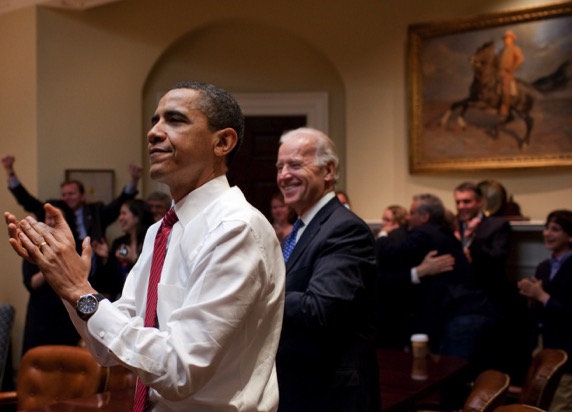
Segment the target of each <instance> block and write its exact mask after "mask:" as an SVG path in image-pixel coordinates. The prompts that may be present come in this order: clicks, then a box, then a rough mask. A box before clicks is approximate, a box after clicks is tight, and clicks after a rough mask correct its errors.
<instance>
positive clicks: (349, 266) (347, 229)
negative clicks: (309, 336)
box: [284, 220, 375, 333]
mask: <svg viewBox="0 0 572 412" xmlns="http://www.w3.org/2000/svg"><path fill="white" fill-rule="evenodd" d="M332 226H333V225H332ZM321 230H326V231H328V232H329V233H320V234H319V235H318V236H319V237H320V239H319V240H318V239H314V240H315V241H313V243H312V244H311V246H310V247H309V248H308V249H307V250H305V252H304V254H305V256H310V255H311V258H310V259H304V260H303V262H301V264H300V265H299V266H297V267H295V268H293V270H292V271H291V272H290V273H289V276H292V277H293V278H306V277H307V278H309V281H308V283H307V286H306V287H305V288H304V289H303V290H300V289H295V290H292V289H290V290H289V291H287V292H286V301H285V309H284V310H285V313H284V323H285V324H290V325H291V326H292V327H294V328H296V329H299V328H303V329H305V330H308V331H310V330H311V331H312V332H314V333H318V331H319V330H324V329H326V330H327V329H335V328H337V327H339V328H344V327H346V325H347V324H348V322H351V321H352V319H353V320H354V321H355V317H354V316H352V314H353V313H355V310H356V305H359V304H360V303H359V302H360V300H361V299H363V298H364V295H365V294H366V289H367V288H369V287H372V288H373V287H374V285H373V284H372V285H371V286H370V285H369V283H370V282H371V283H373V282H375V252H374V250H373V238H372V235H371V233H370V232H369V231H368V229H367V227H366V226H365V225H363V226H362V225H360V224H356V222H355V221H351V220H350V221H348V220H345V221H341V222H339V224H337V225H335V227H333V228H325V227H322V229H321ZM296 272H297V273H296ZM287 282H288V281H287ZM287 290H288V287H287Z"/></svg>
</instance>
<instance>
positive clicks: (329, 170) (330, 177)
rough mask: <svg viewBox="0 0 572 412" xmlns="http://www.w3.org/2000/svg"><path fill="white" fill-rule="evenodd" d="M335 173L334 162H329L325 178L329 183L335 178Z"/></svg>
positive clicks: (325, 168) (325, 170)
mask: <svg viewBox="0 0 572 412" xmlns="http://www.w3.org/2000/svg"><path fill="white" fill-rule="evenodd" d="M335 173H336V168H335V166H334V162H330V163H328V164H327V165H326V166H325V167H324V180H325V181H326V182H328V183H329V182H332V181H333V180H334V175H335Z"/></svg>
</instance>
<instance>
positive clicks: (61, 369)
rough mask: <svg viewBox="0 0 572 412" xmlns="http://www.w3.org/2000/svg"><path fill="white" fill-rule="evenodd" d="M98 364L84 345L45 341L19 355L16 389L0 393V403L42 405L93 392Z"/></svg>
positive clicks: (98, 381)
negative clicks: (44, 343) (55, 343)
mask: <svg viewBox="0 0 572 412" xmlns="http://www.w3.org/2000/svg"><path fill="white" fill-rule="evenodd" d="M101 369H102V368H101V366H100V365H99V364H98V363H97V362H96V361H95V359H94V358H93V356H91V354H90V353H89V351H88V350H87V349H84V348H80V347H76V346H63V345H45V346H38V347H36V348H32V349H30V350H29V351H27V352H26V354H25V355H24V357H23V358H22V362H21V364H20V369H19V371H18V383H17V390H16V391H13V392H4V393H0V405H2V404H6V403H15V402H17V404H18V410H22V409H35V408H41V407H43V406H45V405H49V404H51V403H54V402H58V401H62V400H66V399H73V398H80V397H84V396H89V395H94V394H96V393H98V392H99V390H100V388H101V375H102V371H101Z"/></svg>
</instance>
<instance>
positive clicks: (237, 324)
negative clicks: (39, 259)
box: [70, 176, 285, 412]
mask: <svg viewBox="0 0 572 412" xmlns="http://www.w3.org/2000/svg"><path fill="white" fill-rule="evenodd" d="M175 211H176V212H177V216H178V217H179V221H178V222H177V223H175V225H174V226H173V229H172V231H171V238H170V243H169V249H168V252H167V256H166V258H165V264H164V266H163V270H162V274H161V281H160V282H159V285H158V294H159V298H158V305H157V317H158V321H159V328H158V329H155V328H145V327H143V318H144V314H145V304H146V303H145V300H146V298H145V296H146V290H147V282H148V278H149V273H150V267H151V256H152V253H153V243H154V238H155V235H156V233H157V230H158V228H159V224H160V222H158V223H156V224H155V225H153V226H152V227H151V228H150V229H149V231H148V233H147V236H146V239H145V243H144V245H143V250H142V253H141V256H140V257H139V259H138V261H137V264H136V265H135V267H134V268H133V269H132V271H131V273H130V274H129V275H128V277H127V281H126V283H125V287H124V290H123V294H122V297H121V299H119V300H118V301H117V302H114V303H113V304H112V303H111V302H109V301H106V300H104V301H102V302H101V304H100V308H99V309H98V311H97V312H96V313H95V314H94V315H93V316H92V317H91V318H90V319H89V321H88V322H87V324H86V323H85V322H83V321H81V320H79V318H78V317H77V316H76V315H75V314H74V312H75V311H74V310H70V313H72V318H73V320H74V323H75V324H76V325H78V326H79V327H80V333H81V335H82V336H83V337H84V339H85V340H86V341H87V343H88V347H89V348H90V350H91V351H92V353H95V355H96V359H97V360H98V361H99V362H100V363H101V364H103V365H113V364H116V363H117V362H118V361H120V362H121V363H123V364H125V365H126V366H128V367H129V368H130V369H132V370H133V371H135V372H136V373H137V375H138V376H139V377H140V378H141V380H142V382H143V383H144V384H146V385H148V386H150V387H151V388H152V389H151V390H150V400H151V401H152V402H153V405H154V407H153V410H154V411H185V412H186V411H194V412H195V411H196V412H207V411H208V412H214V411H217V412H224V411H275V410H276V409H277V406H278V384H277V380H276V370H275V365H274V358H275V354H276V349H277V346H278V341H279V337H280V331H281V327H282V316H283V307H284V272H285V269H284V261H283V259H282V252H281V249H280V245H279V243H278V240H277V238H276V234H275V232H274V229H273V228H272V226H271V225H270V223H269V222H268V220H267V219H266V218H265V217H264V216H263V215H262V214H261V213H260V212H259V211H258V210H256V209H255V208H253V207H252V206H251V205H250V204H248V203H247V201H246V199H245V198H244V196H243V194H242V192H241V191H240V190H239V189H238V188H236V187H233V188H230V187H229V185H228V181H227V179H226V177H225V176H221V177H219V178H217V179H214V180H212V181H210V182H208V183H207V184H205V185H203V186H201V187H200V188H198V189H196V190H194V191H193V192H191V193H189V194H188V195H187V196H186V197H185V198H183V199H182V200H180V201H179V202H178V203H177V204H176V205H175ZM86 326H87V327H86ZM86 329H88V330H89V331H87V330H86Z"/></svg>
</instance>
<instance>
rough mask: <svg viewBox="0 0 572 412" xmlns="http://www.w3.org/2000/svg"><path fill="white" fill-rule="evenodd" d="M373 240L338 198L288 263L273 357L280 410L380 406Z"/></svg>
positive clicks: (322, 212)
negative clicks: (375, 324) (279, 335)
mask: <svg viewBox="0 0 572 412" xmlns="http://www.w3.org/2000/svg"><path fill="white" fill-rule="evenodd" d="M373 243H374V239H373V235H372V233H371V231H370V229H369V227H368V226H367V225H366V224H365V223H364V222H363V221H362V220H361V219H359V218H358V217H357V216H356V215H355V214H353V213H352V212H351V211H349V210H348V209H346V208H345V207H344V206H343V205H342V204H341V203H340V201H339V200H338V199H337V198H333V199H332V200H330V201H329V202H328V203H327V204H326V205H325V206H324V207H323V208H322V209H321V210H320V211H319V212H318V213H317V215H316V216H315V217H314V219H312V221H311V222H310V224H309V225H308V226H307V227H306V229H305V231H304V232H303V233H302V235H301V237H300V239H299V240H298V242H297V244H296V246H295V248H294V251H293V252H292V254H291V255H290V259H289V260H288V263H287V265H286V300H285V307H284V324H283V329H282V335H281V338H280V345H279V348H278V354H277V357H276V368H277V372H278V384H279V389H280V406H279V411H280V412H290V411H292V412H303V411H312V412H320V411H324V412H326V411H327V412H332V411H347V412H350V411H352V412H353V411H360V412H369V411H378V410H379V403H380V397H379V383H378V369H377V361H376V356H375V348H374V316H375V290H376V285H375V283H376V267H375V266H376V264H375V253H374V246H373Z"/></svg>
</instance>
